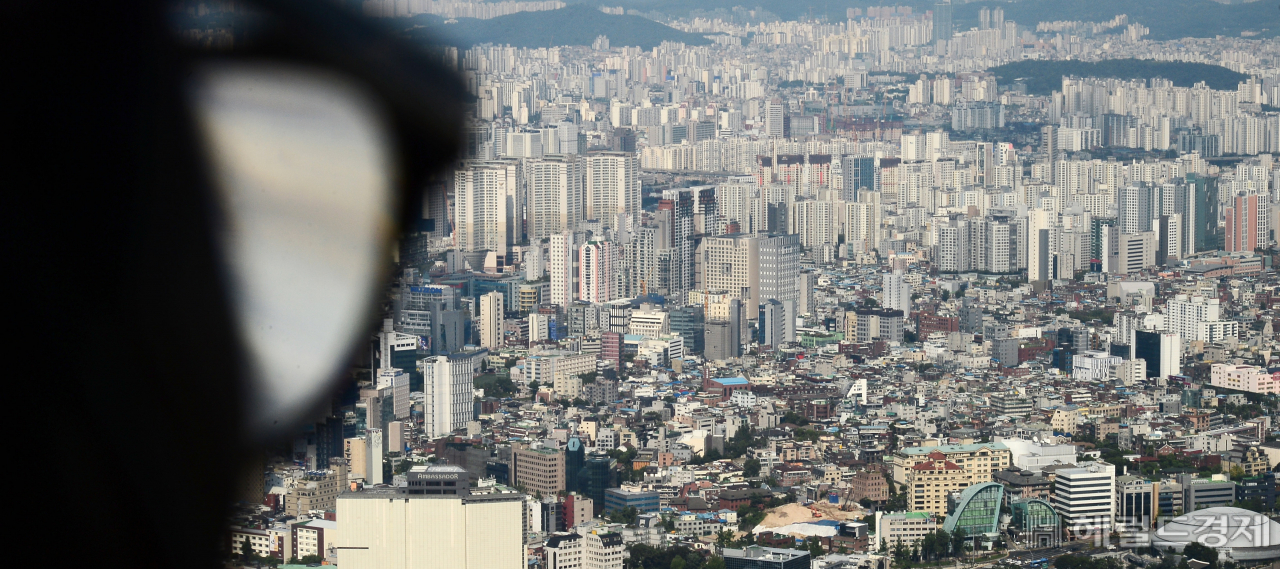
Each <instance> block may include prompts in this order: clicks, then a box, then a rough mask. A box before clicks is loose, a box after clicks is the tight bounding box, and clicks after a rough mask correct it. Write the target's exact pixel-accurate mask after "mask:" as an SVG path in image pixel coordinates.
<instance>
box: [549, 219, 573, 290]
mask: <svg viewBox="0 0 1280 569" xmlns="http://www.w3.org/2000/svg"><path fill="white" fill-rule="evenodd" d="M575 241H576V235H575V234H574V233H573V232H570V231H564V232H561V233H555V234H553V235H551V238H550V239H549V240H548V242H549V245H548V247H547V272H548V273H549V274H550V276H551V278H550V281H551V293H550V295H549V296H550V300H551V304H555V305H559V306H568V305H569V303H571V302H573V300H574V299H575V298H576V297H577V290H578V287H577V276H578V272H577V271H576V270H574V265H575V263H576V262H577V259H578V254H577V252H578V248H577V246H576V243H575Z"/></svg>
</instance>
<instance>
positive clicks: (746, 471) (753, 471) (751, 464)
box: [742, 458, 760, 478]
mask: <svg viewBox="0 0 1280 569" xmlns="http://www.w3.org/2000/svg"><path fill="white" fill-rule="evenodd" d="M742 475H743V476H746V477H747V478H755V477H756V476H760V461H759V460H758V459H754V458H748V459H747V462H745V463H743V464H742Z"/></svg>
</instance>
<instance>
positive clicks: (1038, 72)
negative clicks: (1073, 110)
mask: <svg viewBox="0 0 1280 569" xmlns="http://www.w3.org/2000/svg"><path fill="white" fill-rule="evenodd" d="M990 71H991V72H992V73H994V74H995V76H996V82H998V83H999V84H1000V85H1008V84H1010V83H1012V82H1013V81H1014V80H1015V79H1023V80H1024V82H1025V83H1026V85H1027V93H1029V94H1032V95H1048V94H1050V93H1052V92H1053V91H1054V90H1061V89H1062V77H1063V76H1068V75H1069V76H1076V77H1114V78H1117V79H1151V78H1153V77H1161V78H1164V79H1168V80H1170V81H1172V82H1173V84H1174V85H1176V86H1178V87H1190V86H1192V85H1194V84H1196V83H1198V82H1200V81H1204V82H1205V83H1207V84H1208V85H1209V87H1210V88H1211V89H1218V90H1235V88H1236V85H1237V84H1239V83H1240V82H1241V81H1244V80H1246V79H1248V78H1249V76H1248V75H1245V74H1244V73H1237V72H1235V71H1232V70H1230V69H1227V68H1226V67H1222V66H1219V65H1209V64H1207V63H1187V62H1184V61H1155V60H1150V59H1108V60H1105V61H1099V62H1087V61H1074V60H1065V61H1060V60H1053V61H1040V60H1028V61H1016V62H1013V63H1006V64H1004V65H1001V66H999V67H992V68H991V69H990Z"/></svg>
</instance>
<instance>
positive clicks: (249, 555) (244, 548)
mask: <svg viewBox="0 0 1280 569" xmlns="http://www.w3.org/2000/svg"><path fill="white" fill-rule="evenodd" d="M256 555H257V554H255V553H254V552H253V544H251V543H249V537H248V536H245V538H244V541H242V542H240V557H241V558H243V559H244V562H245V563H248V562H249V560H250V559H253V558H254V557H255V556H256Z"/></svg>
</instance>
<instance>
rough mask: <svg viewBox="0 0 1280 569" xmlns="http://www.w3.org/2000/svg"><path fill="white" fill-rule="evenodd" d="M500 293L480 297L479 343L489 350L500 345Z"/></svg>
mask: <svg viewBox="0 0 1280 569" xmlns="http://www.w3.org/2000/svg"><path fill="white" fill-rule="evenodd" d="M502 319H503V304H502V293H500V292H496V291H495V292H491V293H488V294H485V295H484V296H481V297H480V345H481V346H483V347H486V348H489V349H491V350H496V349H499V348H501V347H502Z"/></svg>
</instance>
